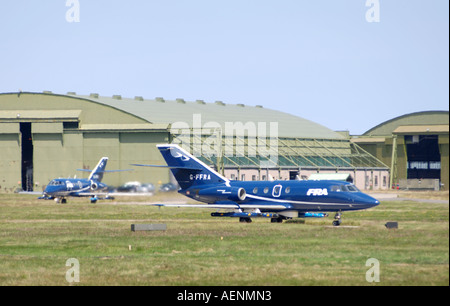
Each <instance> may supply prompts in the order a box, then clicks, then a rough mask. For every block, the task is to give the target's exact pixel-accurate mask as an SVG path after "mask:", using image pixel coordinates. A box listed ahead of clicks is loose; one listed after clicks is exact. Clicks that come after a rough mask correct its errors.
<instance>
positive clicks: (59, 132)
mask: <svg viewBox="0 0 450 306" xmlns="http://www.w3.org/2000/svg"><path fill="white" fill-rule="evenodd" d="M168 140H169V134H168V132H167V125H161V124H151V123H149V122H147V121H145V120H143V119H141V118H138V117H136V116H134V115H132V114H129V113H127V112H124V111H121V110H118V109H115V108H113V107H109V106H106V105H102V104H98V103H95V102H93V101H90V100H87V99H83V98H79V97H71V96H64V95H54V94H35V93H12V94H1V95H0V192H1V191H7V192H8V191H13V190H16V189H18V188H19V189H20V188H23V189H24V190H35V191H42V187H43V186H44V185H46V184H47V183H48V182H49V181H50V180H52V179H53V178H57V177H69V176H70V177H74V176H75V175H77V176H78V177H82V176H83V177H86V176H87V174H86V173H84V172H77V171H76V169H92V168H93V167H95V166H96V164H97V163H98V161H99V159H100V158H101V157H103V156H107V157H109V161H108V166H107V169H130V165H129V164H130V163H144V162H145V163H148V162H152V161H154V162H160V154H159V152H158V150H157V149H156V146H155V145H156V144H158V143H165V142H167V141H168ZM152 174H154V177H157V178H158V179H152V175H149V173H148V172H145V171H139V170H137V171H136V170H135V171H131V172H128V171H127V172H117V173H108V174H107V175H105V177H104V182H105V183H107V184H111V185H113V186H118V185H120V184H123V183H124V182H126V181H130V180H140V181H142V182H151V183H157V182H158V181H160V180H162V181H163V182H167V181H169V176H168V173H167V171H164V170H163V171H161V170H158V169H155V170H154V171H152Z"/></svg>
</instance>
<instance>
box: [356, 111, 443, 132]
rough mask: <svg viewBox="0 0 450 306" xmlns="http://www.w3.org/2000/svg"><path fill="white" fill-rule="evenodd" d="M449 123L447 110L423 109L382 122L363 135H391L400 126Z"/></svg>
mask: <svg viewBox="0 0 450 306" xmlns="http://www.w3.org/2000/svg"><path fill="white" fill-rule="evenodd" d="M448 124H449V112H448V111H425V112H417V113H411V114H406V115H403V116H400V117H396V118H393V119H391V120H388V121H386V122H383V123H381V124H379V125H377V126H375V127H374V128H372V129H370V130H368V131H367V132H365V133H364V134H363V135H364V136H391V135H392V133H393V132H394V131H395V130H396V129H398V128H399V127H400V126H419V125H423V126H428V128H429V126H430V125H447V126H448Z"/></svg>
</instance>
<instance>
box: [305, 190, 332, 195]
mask: <svg viewBox="0 0 450 306" xmlns="http://www.w3.org/2000/svg"><path fill="white" fill-rule="evenodd" d="M306 195H307V196H324V195H328V190H327V189H326V188H323V189H322V188H312V189H308V192H307V193H306Z"/></svg>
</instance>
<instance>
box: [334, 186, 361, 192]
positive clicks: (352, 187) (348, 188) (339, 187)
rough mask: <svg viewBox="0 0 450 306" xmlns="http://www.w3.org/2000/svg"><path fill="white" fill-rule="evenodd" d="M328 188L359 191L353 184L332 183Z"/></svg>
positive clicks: (336, 190)
mask: <svg viewBox="0 0 450 306" xmlns="http://www.w3.org/2000/svg"><path fill="white" fill-rule="evenodd" d="M330 190H331V191H334V192H341V191H342V192H359V189H358V188H356V186H355V185H333V186H331V188H330Z"/></svg>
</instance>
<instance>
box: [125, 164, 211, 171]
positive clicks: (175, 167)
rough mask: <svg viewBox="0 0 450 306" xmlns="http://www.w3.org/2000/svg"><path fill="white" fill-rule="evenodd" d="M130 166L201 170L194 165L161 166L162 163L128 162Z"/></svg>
mask: <svg viewBox="0 0 450 306" xmlns="http://www.w3.org/2000/svg"><path fill="white" fill-rule="evenodd" d="M130 165H131V166H138V167H154V168H168V169H185V170H194V171H202V170H203V169H201V168H194V167H186V166H163V165H145V164H130Z"/></svg>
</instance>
